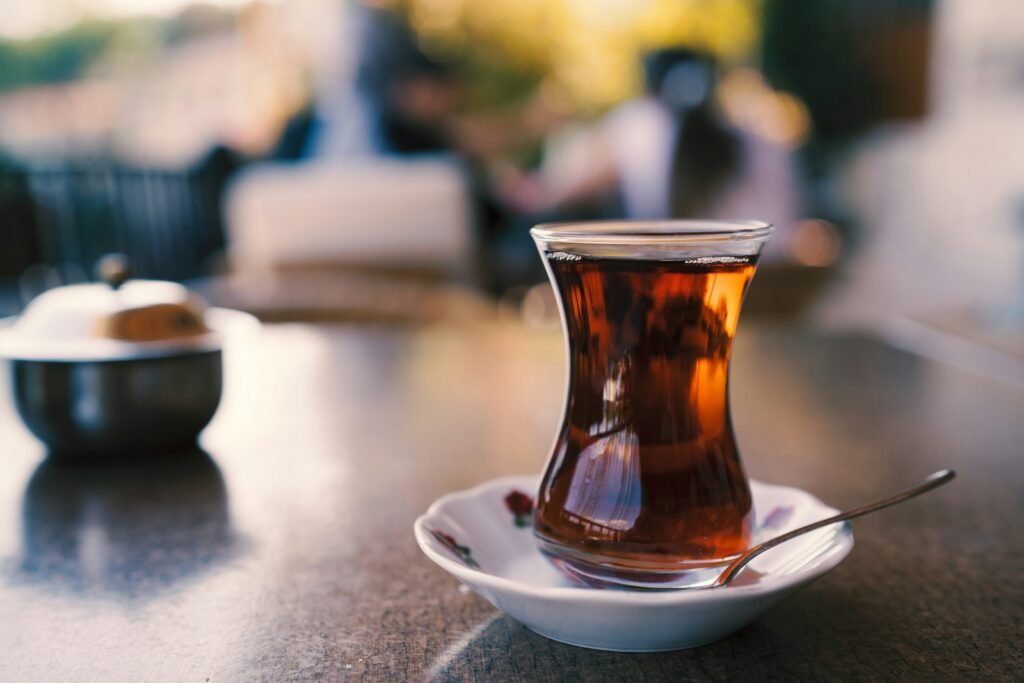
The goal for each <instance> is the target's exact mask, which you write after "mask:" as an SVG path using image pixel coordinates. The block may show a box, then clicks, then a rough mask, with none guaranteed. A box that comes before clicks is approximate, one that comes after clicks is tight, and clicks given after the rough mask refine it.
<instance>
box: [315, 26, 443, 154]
mask: <svg viewBox="0 0 1024 683" xmlns="http://www.w3.org/2000/svg"><path fill="white" fill-rule="evenodd" d="M354 11H355V12H356V14H355V15H354V16H353V17H352V29H351V30H352V32H353V37H354V41H355V43H356V48H355V53H356V54H355V55H354V57H353V59H354V67H353V69H352V82H351V84H349V85H348V87H344V88H342V89H341V91H340V92H339V93H338V94H336V95H334V96H333V97H332V98H331V100H332V101H330V102H326V103H321V105H320V109H321V111H319V112H318V117H317V122H316V126H315V129H314V130H312V131H311V134H310V140H309V143H308V146H307V156H311V157H317V158H325V159H341V158H352V157H358V156H367V155H371V156H372V155H380V154H408V153H417V152H442V151H451V150H452V149H453V147H454V141H453V139H452V137H453V136H452V135H451V131H450V129H451V125H450V124H451V120H452V117H453V116H454V115H455V112H456V110H457V108H458V106H459V103H460V101H461V99H462V83H461V79H460V77H459V75H458V73H457V72H456V69H455V67H454V66H453V65H451V64H447V63H443V62H440V61H437V60H435V59H432V58H431V57H429V56H428V55H427V54H425V53H424V52H423V50H422V49H421V48H420V47H419V45H417V43H416V39H415V37H414V36H413V34H412V32H411V30H410V29H409V27H408V26H407V25H406V24H405V23H404V22H403V21H402V20H401V18H400V17H398V16H397V15H395V14H394V13H393V12H391V11H388V10H385V9H378V8H371V7H364V6H357V7H356V8H355V10H354Z"/></svg>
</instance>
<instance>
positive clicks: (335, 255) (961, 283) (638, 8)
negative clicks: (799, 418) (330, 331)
mask: <svg viewBox="0 0 1024 683" xmlns="http://www.w3.org/2000/svg"><path fill="white" fill-rule="evenodd" d="M0 17H2V18H0V168H2V171H0V312H2V313H4V314H16V313H17V312H18V311H19V310H21V309H22V307H23V306H24V305H25V304H26V302H27V301H29V300H30V299H31V298H32V297H33V296H34V295H36V294H38V293H39V292H40V291H43V290H44V289H46V288H48V287H53V286H56V285H59V284H61V283H69V282H78V281H83V280H88V279H92V278H93V267H94V263H95V261H96V259H97V258H99V257H100V256H101V255H103V254H105V253H108V252H112V251H119V252H124V253H126V254H127V255H128V257H129V258H130V260H131V263H132V266H133V268H134V271H135V273H136V274H137V275H139V276H143V277H152V278H166V279H174V280H182V281H187V282H188V283H189V284H191V285H192V286H194V287H196V288H197V289H199V290H200V291H201V292H203V293H204V294H205V295H206V296H207V297H208V298H210V299H212V300H213V302H214V303H220V304H224V305H231V306H237V307H240V308H245V309H248V310H251V311H253V312H256V313H257V314H259V315H261V316H263V317H264V318H267V319H330V320H360V321H365V320H375V321H376V320H424V319H428V320H433V319H436V318H445V317H449V316H458V315H471V316H486V315H496V316H499V317H507V318H511V319H515V320H517V321H525V322H526V323H527V324H537V325H550V324H557V322H556V320H555V317H554V310H553V308H552V301H551V299H550V296H549V294H548V291H547V289H546V285H545V284H543V282H544V275H543V272H542V270H541V268H540V262H539V259H538V258H537V256H536V253H535V251H534V249H533V246H532V244H531V243H530V240H529V238H528V235H527V230H528V229H529V227H530V226H531V225H532V224H534V223H535V222H538V221H540V220H553V219H592V218H593V219H608V218H617V217H622V216H627V217H638V216H646V217H651V216H654V217H657V216H658V214H659V211H658V210H657V209H651V208H649V207H648V209H646V210H642V209H641V210H638V209H637V208H636V207H635V206H633V204H632V203H631V198H630V192H631V190H630V188H629V187H628V185H629V183H630V182H634V183H635V182H637V180H636V178H633V180H630V181H628V182H627V176H628V175H629V174H630V173H633V171H631V170H630V169H639V170H638V171H637V173H640V175H639V176H637V177H638V178H640V181H639V182H640V183H641V185H643V184H644V183H645V182H648V181H649V183H650V184H652V185H651V186H653V185H657V184H658V183H665V182H666V180H665V178H664V177H662V178H661V179H660V180H659V179H658V177H657V174H654V175H650V173H649V171H650V169H651V168H653V166H654V164H653V162H651V161H650V158H651V157H650V155H656V154H657V150H659V149H662V150H674V151H672V153H673V154H678V153H679V150H678V145H676V141H678V130H679V128H678V125H676V126H675V128H672V127H671V126H669V127H666V128H664V129H663V130H662V129H658V128H657V127H656V126H655V127H652V126H649V125H648V124H647V123H645V122H644V118H643V116H639V117H636V116H634V114H636V112H637V110H639V109H643V106H640V105H643V104H644V103H645V102H646V104H647V105H650V104H651V102H652V101H657V103H660V104H659V106H660V107H661V108H660V109H658V107H654V109H657V110H658V111H661V113H662V115H665V112H668V113H669V114H668V115H669V118H670V119H672V120H673V121H675V122H676V124H678V121H679V120H683V118H684V117H685V116H686V115H687V114H686V112H687V111H689V110H688V109H687V107H689V108H690V109H692V108H694V107H695V106H697V105H699V106H701V107H704V108H705V109H706V111H707V112H710V114H709V116H713V125H714V126H715V127H716V129H717V130H719V131H726V133H727V137H728V139H731V140H733V141H734V142H736V141H739V143H737V144H740V147H741V149H742V150H744V151H743V153H741V154H740V155H739V157H738V158H739V159H740V161H739V162H738V163H737V164H734V165H733V166H732V167H731V170H730V171H729V173H731V174H732V175H729V173H727V174H726V177H728V178H732V179H735V178H739V177H741V176H742V178H743V179H744V180H743V182H744V183H746V186H747V187H748V189H749V191H745V194H744V193H741V194H742V199H741V200H737V201H736V202H734V203H732V204H728V202H726V203H725V204H727V205H728V207H726V206H725V205H724V204H723V203H722V202H721V201H718V200H714V201H713V198H712V197H711V195H710V190H708V195H707V196H706V197H704V196H701V197H699V199H701V201H702V202H703V203H702V204H699V206H703V207H704V209H705V211H703V212H701V211H696V210H693V211H691V213H692V214H694V215H696V216H698V217H699V216H701V215H705V214H706V215H716V216H717V215H721V214H723V212H726V213H728V212H727V208H728V209H729V210H730V211H731V212H732V214H733V215H734V217H737V218H765V219H769V220H772V221H773V222H775V223H776V224H777V234H776V236H775V238H773V244H772V247H771V249H770V250H769V252H768V253H767V254H766V255H765V257H764V262H763V264H762V268H761V271H760V274H759V275H758V280H757V283H756V284H755V286H754V288H753V290H752V293H751V298H750V302H749V310H750V311H751V314H752V315H763V316H765V317H774V318H777V319H781V320H786V321H799V323H800V324H813V325H825V326H847V327H870V328H872V329H873V330H875V331H882V332H883V333H884V334H886V335H889V336H890V337H893V338H896V337H898V338H899V339H900V340H902V343H917V341H915V340H918V341H919V340H920V339H921V338H923V337H926V336H927V337H928V338H929V339H931V340H932V341H931V342H927V343H929V344H933V345H935V344H938V346H942V344H945V346H943V348H948V347H949V344H948V343H946V342H942V343H937V342H934V340H935V339H945V340H947V342H948V340H949V339H954V340H957V343H959V342H960V341H964V342H969V343H970V345H971V348H972V349H976V350H978V352H979V353H995V354H1011V355H1015V356H1017V357H1018V358H1019V357H1020V356H1021V355H1024V336H1022V333H1021V329H1022V327H1024V322H1022V320H1024V314H1022V312H1021V311H1022V306H1021V296H1020V293H1021V291H1024V5H1022V4H1021V3H1019V2H1016V0H864V1H860V2H853V1H852V0H373V1H370V0H363V1H362V2H357V1H355V0H288V1H287V2H285V1H283V0H282V1H280V2H268V1H259V2H249V1H247V0H217V1H215V2H205V3H200V4H195V3H191V2H189V1H188V0H89V1H88V2H86V1H85V0H39V1H38V2H22V1H19V0H2V2H0ZM678 48H685V50H686V51H687V52H686V54H688V55H691V56H693V55H697V56H699V57H701V59H700V60H698V62H699V64H701V65H704V67H706V68H704V70H703V71H700V70H699V69H698V70H697V72H699V74H700V77H697V76H693V73H694V70H693V69H690V71H687V70H686V69H682V70H676V71H673V72H671V73H672V74H673V77H672V79H667V81H666V82H669V85H671V88H669V87H668V86H666V88H668V89H667V90H665V89H663V91H662V92H659V93H652V92H651V91H650V90H649V88H648V85H649V75H650V73H649V71H648V72H645V59H646V58H648V57H649V55H651V54H652V53H655V52H658V51H662V52H663V53H664V51H665V50H676V51H677V52H678ZM646 63H647V64H648V65H649V64H650V61H649V59H648V60H647V61H646ZM691 63H693V62H692V60H691ZM645 73H646V74H647V77H648V85H645ZM666 73H669V72H668V71H666ZM673 79H674V80H673ZM672 88H675V90H672ZM670 90H671V92H669V91H670ZM666 93H668V94H667V95H666ZM672 93H675V94H674V95H673V94H672ZM672 97H675V98H676V99H675V100H672ZM666 98H667V99H666ZM680 98H681V99H680ZM670 100H671V106H667V105H665V103H666V102H670ZM680 102H682V103H683V104H682V105H680ZM662 105H665V106H662ZM684 105H685V106H684ZM645 106H646V105H645ZM654 109H651V107H648V110H650V111H653V110H654ZM672 117H675V118H674V119H673V118H672ZM663 118H664V116H663ZM666 120H668V119H666ZM709 120H710V119H709ZM684 128H685V127H684ZM691 129H692V130H697V128H696V124H693V126H691ZM658 130H661V133H658ZM665 131H668V134H665ZM672 131H675V134H676V135H677V137H676V138H673V137H672V134H673V132H672ZM659 135H661V137H658V136H659ZM645 136H646V137H645ZM645 154H647V155H648V156H645ZM666 158H667V157H666ZM695 158H696V157H695ZM717 158H718V157H716V156H715V155H714V154H711V156H707V155H706V159H710V162H708V163H707V164H705V166H701V164H699V163H698V164H694V165H692V166H693V168H696V169H698V170H697V171H696V172H695V171H694V170H693V168H691V169H690V176H689V179H690V181H692V182H691V184H690V185H688V186H687V187H689V188H693V187H705V185H702V184H701V181H703V180H706V179H704V178H701V177H700V172H701V169H703V168H705V167H707V168H711V167H713V166H714V165H715V163H716V159H717ZM663 162H664V160H663ZM663 162H662V163H663ZM599 171H604V173H603V174H602V173H601V172H599ZM645 173H647V174H648V175H646V176H645V175H644V174H645ZM709 173H710V171H709ZM662 175H663V176H664V174H662ZM645 178H646V180H645ZM729 182H732V180H730V181H729ZM706 185H707V187H711V184H710V183H708V184H706ZM673 187H675V186H673ZM671 191H673V192H674V191H675V190H671ZM716 196H717V195H716ZM718 199H720V197H719V198H718ZM704 200H707V201H704ZM715 201H718V204H717V205H716V204H715ZM692 208H693V207H692V206H691V209H692ZM664 213H666V215H668V214H670V213H671V214H674V215H686V212H680V211H668V212H664ZM739 213H741V214H742V215H735V214H739ZM926 332H927V334H925V333H926ZM928 335H932V336H928ZM936 335H937V336H936ZM958 348H960V347H958Z"/></svg>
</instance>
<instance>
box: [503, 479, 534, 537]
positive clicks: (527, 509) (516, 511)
mask: <svg viewBox="0 0 1024 683" xmlns="http://www.w3.org/2000/svg"><path fill="white" fill-rule="evenodd" d="M505 507H507V508H508V511H509V512H511V513H512V517H513V519H514V520H515V525H516V526H517V527H519V528H520V529H525V528H526V527H528V526H530V525H531V524H532V523H533V498H531V497H530V496H528V495H526V494H525V493H523V492H522V491H520V490H519V489H512V490H511V491H509V493H508V495H507V496H505Z"/></svg>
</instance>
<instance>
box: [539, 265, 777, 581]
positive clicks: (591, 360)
mask: <svg viewBox="0 0 1024 683" xmlns="http://www.w3.org/2000/svg"><path fill="white" fill-rule="evenodd" d="M555 248H556V247H549V250H548V251H544V250H542V254H543V255H544V256H545V258H546V259H547V267H548V270H549V273H550V275H551V280H552V282H553V283H554V286H555V288H556V293H557V295H558V297H559V298H560V300H561V305H562V307H563V314H564V323H565V326H566V333H567V338H568V352H569V387H568V399H567V402H566V408H565V416H564V420H563V424H562V426H561V431H560V433H559V435H558V438H557V440H556V443H555V448H554V452H553V454H552V456H551V458H550V460H549V462H548V466H547V470H546V472H545V473H544V477H543V481H542V485H541V490H540V493H539V496H538V501H537V512H536V516H535V520H534V532H535V534H536V536H537V537H538V540H539V542H540V545H541V549H542V550H543V551H544V552H546V553H548V554H549V556H551V557H552V558H554V559H556V560H557V561H558V562H559V564H561V566H563V567H564V568H567V569H569V570H570V571H571V572H572V573H574V574H576V575H580V576H583V577H585V578H589V579H605V580H611V581H612V582H624V583H640V584H645V583H658V582H659V581H671V580H673V579H674V578H675V577H676V576H678V575H679V573H680V572H684V571H687V570H690V569H697V568H702V567H710V566H718V565H721V564H723V563H724V562H726V561H728V559H729V558H731V557H733V556H735V555H737V554H738V553H740V552H741V551H742V550H744V549H745V548H747V547H748V546H749V544H750V537H751V526H752V523H753V509H752V504H751V496H750V489H749V486H748V483H747V478H746V476H745V474H744V472H743V466H742V465H741V463H740V457H739V453H738V451H737V448H736V441H735V438H734V436H733V430H732V425H731V421H730V417H729V409H728V369H729V355H730V350H731V347H732V339H733V334H734V333H735V331H736V325H737V322H738V319H739V313H740V305H741V303H742V300H743V295H744V293H745V292H746V289H747V286H748V285H749V283H750V280H751V278H752V277H753V274H754V270H755V266H756V259H757V254H756V253H753V254H749V255H739V256H734V255H727V256H700V257H694V258H681V259H665V260H657V259H651V258H614V257H603V256H597V257H595V256H583V255H579V254H577V253H571V252H568V251H552V250H550V249H555ZM758 250H759V248H758Z"/></svg>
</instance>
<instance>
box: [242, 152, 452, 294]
mask: <svg viewBox="0 0 1024 683" xmlns="http://www.w3.org/2000/svg"><path fill="white" fill-rule="evenodd" d="M225 212H226V217H227V226H228V233H229V243H230V249H229V259H230V263H231V267H232V270H235V271H252V270H273V269H289V268H295V267H325V266H327V267H331V266H345V267H355V268H361V269H367V268H368V269H384V270H404V271H412V272H421V273H422V272H426V273H433V274H438V275H447V276H452V275H460V274H464V273H465V272H466V271H467V270H468V269H469V268H468V266H469V262H470V257H471V251H470V247H471V234H472V220H471V209H470V196H469V190H468V183H467V180H466V177H465V175H464V174H463V172H462V169H461V168H460V167H459V165H458V164H457V163H456V162H454V161H451V160H447V159H445V158H442V157H431V158H429V159H417V160H398V159H380V158H365V159H359V160H353V161H351V162H345V163H331V164H325V163H311V164H287V165H286V164H260V165H257V166H253V167H251V168H250V170H247V171H245V172H244V173H243V174H241V175H240V176H239V177H238V179H237V180H236V181H235V182H234V183H233V184H232V186H231V188H230V189H229V191H228V195H227V197H226V201H225Z"/></svg>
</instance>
